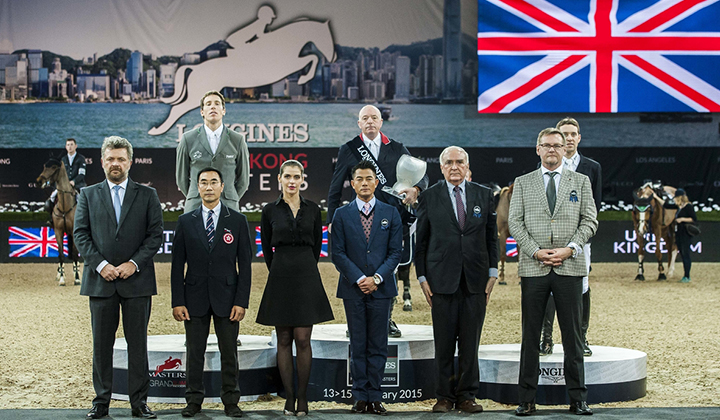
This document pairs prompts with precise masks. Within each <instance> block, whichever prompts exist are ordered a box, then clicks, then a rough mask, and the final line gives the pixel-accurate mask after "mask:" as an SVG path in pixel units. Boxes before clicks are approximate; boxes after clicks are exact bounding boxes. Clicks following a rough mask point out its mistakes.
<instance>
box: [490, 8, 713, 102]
mask: <svg viewBox="0 0 720 420" xmlns="http://www.w3.org/2000/svg"><path fill="white" fill-rule="evenodd" d="M477 42H478V46H477V48H478V51H477V52H478V69H479V70H478V92H479V96H478V112H480V113H509V112H693V111H695V112H720V72H719V71H718V68H720V2H719V1H718V0H590V1H587V0H479V1H478V38H477Z"/></svg>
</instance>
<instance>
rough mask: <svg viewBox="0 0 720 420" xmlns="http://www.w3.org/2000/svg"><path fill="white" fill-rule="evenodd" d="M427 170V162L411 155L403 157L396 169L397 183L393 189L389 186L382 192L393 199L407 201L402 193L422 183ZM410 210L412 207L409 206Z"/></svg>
mask: <svg viewBox="0 0 720 420" xmlns="http://www.w3.org/2000/svg"><path fill="white" fill-rule="evenodd" d="M426 169H427V162H425V161H424V160H422V159H418V158H416V157H412V156H410V155H402V156H400V159H398V163H397V166H396V168H395V175H396V177H397V182H395V185H393V186H392V187H388V186H387V185H386V186H384V187H383V188H382V190H383V191H384V192H386V193H388V194H390V195H392V196H393V197H397V198H399V199H400V200H404V199H405V194H403V193H401V191H402V190H404V189H405V188H412V187H414V186H415V184H417V183H418V182H420V180H421V179H422V178H423V177H424V176H425V170H426ZM408 210H410V206H408Z"/></svg>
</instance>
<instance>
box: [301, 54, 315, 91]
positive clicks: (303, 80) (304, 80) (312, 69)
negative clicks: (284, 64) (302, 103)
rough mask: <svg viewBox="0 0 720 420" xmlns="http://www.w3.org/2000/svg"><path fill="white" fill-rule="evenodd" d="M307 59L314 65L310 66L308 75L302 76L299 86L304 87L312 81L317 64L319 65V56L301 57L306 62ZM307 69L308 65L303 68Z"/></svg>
mask: <svg viewBox="0 0 720 420" xmlns="http://www.w3.org/2000/svg"><path fill="white" fill-rule="evenodd" d="M305 59H310V61H309V63H312V64H310V70H308V72H307V73H305V74H303V75H302V76H300V78H299V79H298V85H304V84H305V83H307V82H309V81H310V80H312V79H313V77H315V70H316V68H317V64H318V58H317V56H316V55H314V54H311V55H306V56H305V57H301V60H305ZM305 67H307V63H306V64H305V66H303V68H305Z"/></svg>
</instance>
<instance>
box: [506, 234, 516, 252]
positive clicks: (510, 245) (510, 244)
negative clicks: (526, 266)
mask: <svg viewBox="0 0 720 420" xmlns="http://www.w3.org/2000/svg"><path fill="white" fill-rule="evenodd" d="M505 255H507V256H508V257H517V256H518V250H517V241H515V238H513V237H512V236H511V237H509V238H507V240H506V241H505Z"/></svg>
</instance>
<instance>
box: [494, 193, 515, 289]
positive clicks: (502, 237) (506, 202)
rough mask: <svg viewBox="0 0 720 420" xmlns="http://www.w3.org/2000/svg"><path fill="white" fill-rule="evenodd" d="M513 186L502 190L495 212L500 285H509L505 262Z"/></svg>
mask: <svg viewBox="0 0 720 420" xmlns="http://www.w3.org/2000/svg"><path fill="white" fill-rule="evenodd" d="M512 193H513V185H510V186H509V187H504V188H503V189H502V190H500V198H499V199H498V203H497V207H496V208H495V211H496V213H497V229H498V238H499V239H498V252H499V253H500V264H499V270H498V277H499V278H498V280H499V284H507V282H506V281H505V260H506V259H507V254H506V251H505V249H506V243H507V238H509V237H510V227H509V226H508V213H510V199H511V198H512Z"/></svg>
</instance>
